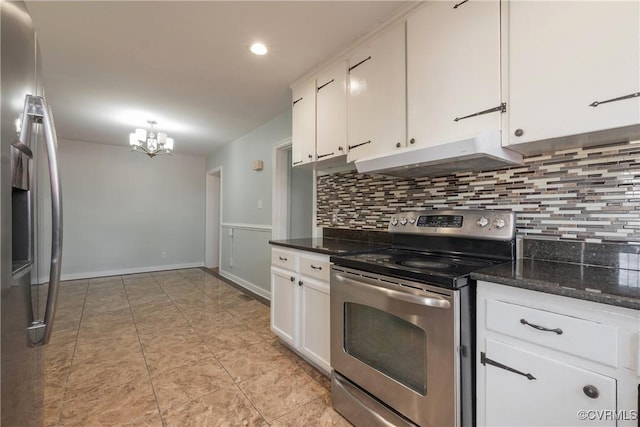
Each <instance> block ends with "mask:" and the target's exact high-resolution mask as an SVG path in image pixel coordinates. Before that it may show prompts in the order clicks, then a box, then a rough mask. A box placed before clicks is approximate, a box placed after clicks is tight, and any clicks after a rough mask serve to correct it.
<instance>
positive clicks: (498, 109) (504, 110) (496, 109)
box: [453, 102, 507, 122]
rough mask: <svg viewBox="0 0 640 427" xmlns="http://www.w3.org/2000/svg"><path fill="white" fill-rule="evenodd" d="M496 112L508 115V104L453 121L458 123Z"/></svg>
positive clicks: (504, 103)
mask: <svg viewBox="0 0 640 427" xmlns="http://www.w3.org/2000/svg"><path fill="white" fill-rule="evenodd" d="M496 111H499V112H501V113H506V112H507V103H506V102H503V103H502V104H500V105H498V106H497V107H493V108H489V109H488V110H483V111H479V112H477V113H473V114H469V115H468V116H463V117H456V118H455V119H453V121H454V122H457V121H460V120H464V119H468V118H470V117H476V116H481V115H483V114H488V113H494V112H496Z"/></svg>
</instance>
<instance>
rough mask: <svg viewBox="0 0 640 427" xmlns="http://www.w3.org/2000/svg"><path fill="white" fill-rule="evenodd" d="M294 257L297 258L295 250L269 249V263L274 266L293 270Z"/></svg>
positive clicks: (294, 268) (294, 266)
mask: <svg viewBox="0 0 640 427" xmlns="http://www.w3.org/2000/svg"><path fill="white" fill-rule="evenodd" d="M296 258H298V254H296V253H295V252H291V251H285V250H282V249H272V250H271V265H273V266H276V267H280V268H284V269H287V270H291V271H295V270H296Z"/></svg>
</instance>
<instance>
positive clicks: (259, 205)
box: [258, 200, 262, 209]
mask: <svg viewBox="0 0 640 427" xmlns="http://www.w3.org/2000/svg"><path fill="white" fill-rule="evenodd" d="M258 209H262V200H258Z"/></svg>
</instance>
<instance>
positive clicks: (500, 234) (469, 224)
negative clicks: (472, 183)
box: [388, 210, 516, 240]
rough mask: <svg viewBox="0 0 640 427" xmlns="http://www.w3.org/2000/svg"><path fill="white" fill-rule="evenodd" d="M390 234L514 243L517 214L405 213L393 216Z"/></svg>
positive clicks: (465, 212) (476, 211)
mask: <svg viewBox="0 0 640 427" xmlns="http://www.w3.org/2000/svg"><path fill="white" fill-rule="evenodd" d="M388 231H389V232H390V233H405V234H425V235H435V236H437V235H446V236H452V237H471V238H479V239H493V240H511V239H513V238H514V237H515V231H516V228H515V214H514V213H513V212H510V211H499V210H446V211H445V210H442V211H440V210H432V211H416V212H401V213H398V214H395V215H393V216H391V218H390V221H389V228H388Z"/></svg>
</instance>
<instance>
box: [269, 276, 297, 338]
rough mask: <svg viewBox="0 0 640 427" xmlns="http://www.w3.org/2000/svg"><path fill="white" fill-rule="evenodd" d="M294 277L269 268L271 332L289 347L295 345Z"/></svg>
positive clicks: (295, 291) (295, 292)
mask: <svg viewBox="0 0 640 427" xmlns="http://www.w3.org/2000/svg"><path fill="white" fill-rule="evenodd" d="M296 286H297V285H296V276H295V273H294V272H290V271H286V270H281V269H280V268H278V267H272V268H271V330H272V331H273V333H274V334H276V335H277V336H279V337H280V339H281V340H283V341H284V342H286V343H287V344H289V345H295V326H296V317H297V316H296V312H295V310H296V294H297V290H296Z"/></svg>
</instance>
